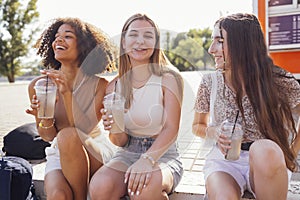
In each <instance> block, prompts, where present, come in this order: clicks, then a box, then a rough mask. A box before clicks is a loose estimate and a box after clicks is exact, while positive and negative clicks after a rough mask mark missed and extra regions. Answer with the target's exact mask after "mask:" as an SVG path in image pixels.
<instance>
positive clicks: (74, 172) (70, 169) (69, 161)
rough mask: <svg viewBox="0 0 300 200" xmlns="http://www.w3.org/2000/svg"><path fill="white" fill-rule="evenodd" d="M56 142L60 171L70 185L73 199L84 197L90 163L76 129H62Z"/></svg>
mask: <svg viewBox="0 0 300 200" xmlns="http://www.w3.org/2000/svg"><path fill="white" fill-rule="evenodd" d="M57 142H58V147H59V152H60V162H61V166H62V172H63V175H64V176H65V178H66V179H67V181H68V183H69V185H70V186H71V189H72V191H73V196H74V200H82V199H86V197H87V186H88V180H89V168H90V163H89V159H88V154H87V152H86V151H85V149H84V147H83V146H82V143H81V140H80V139H79V137H78V135H77V131H76V129H74V128H66V129H63V130H62V131H61V132H60V133H59V134H58V136H57Z"/></svg>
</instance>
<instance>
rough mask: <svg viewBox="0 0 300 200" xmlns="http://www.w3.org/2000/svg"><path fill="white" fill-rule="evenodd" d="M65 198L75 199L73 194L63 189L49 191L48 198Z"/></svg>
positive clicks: (49, 199) (63, 199)
mask: <svg viewBox="0 0 300 200" xmlns="http://www.w3.org/2000/svg"><path fill="white" fill-rule="evenodd" d="M58 199H59V200H65V199H73V197H72V194H71V193H68V192H67V191H65V190H63V189H59V188H57V189H55V190H54V191H52V192H50V193H49V194H48V193H47V200H58Z"/></svg>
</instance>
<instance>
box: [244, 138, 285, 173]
mask: <svg viewBox="0 0 300 200" xmlns="http://www.w3.org/2000/svg"><path fill="white" fill-rule="evenodd" d="M249 162H250V166H252V167H253V169H254V170H255V169H257V170H259V171H260V172H262V173H265V174H269V175H272V174H273V173H274V172H276V171H277V170H278V169H280V168H282V167H284V168H286V165H285V159H284V155H283V152H282V150H281V148H280V147H279V146H278V145H277V144H276V143H275V142H273V141H271V140H267V139H263V140H258V141H256V142H254V143H253V144H252V145H251V148H250V150H249Z"/></svg>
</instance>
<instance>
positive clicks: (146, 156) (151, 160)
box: [141, 153, 156, 167]
mask: <svg viewBox="0 0 300 200" xmlns="http://www.w3.org/2000/svg"><path fill="white" fill-rule="evenodd" d="M141 158H144V159H147V160H149V161H150V163H151V165H152V167H154V166H155V163H156V162H155V160H154V158H153V157H152V156H150V155H148V154H146V153H144V154H142V155H141Z"/></svg>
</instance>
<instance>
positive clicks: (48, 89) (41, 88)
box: [34, 78, 57, 119]
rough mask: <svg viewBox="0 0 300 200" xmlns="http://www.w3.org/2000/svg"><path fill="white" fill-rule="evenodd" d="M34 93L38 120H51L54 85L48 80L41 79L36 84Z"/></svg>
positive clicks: (54, 96) (54, 92)
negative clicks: (36, 101)
mask: <svg viewBox="0 0 300 200" xmlns="http://www.w3.org/2000/svg"><path fill="white" fill-rule="evenodd" d="M34 89H35V93H36V96H37V99H38V100H39V103H40V107H39V108H38V116H37V117H38V118H41V119H52V118H53V117H54V108H55V101H56V89H57V87H56V85H55V83H54V82H52V81H51V79H50V78H43V79H40V80H38V81H37V82H36V84H35V86H34Z"/></svg>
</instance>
